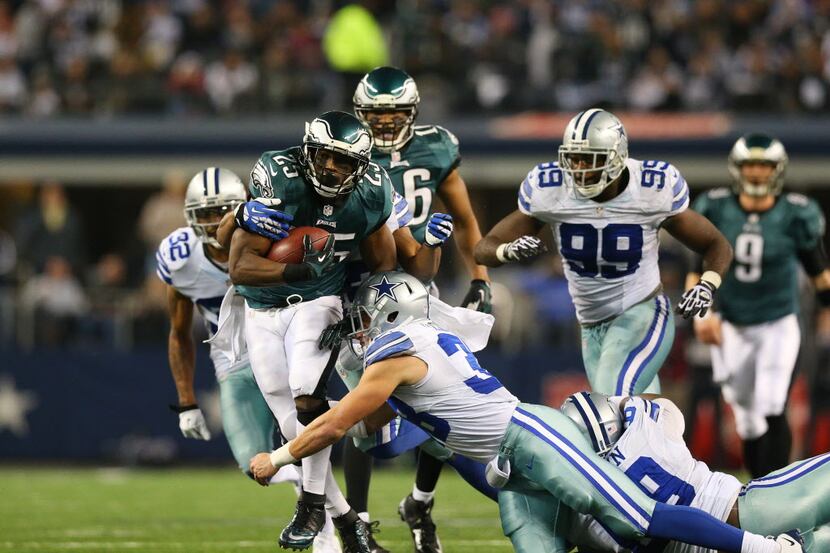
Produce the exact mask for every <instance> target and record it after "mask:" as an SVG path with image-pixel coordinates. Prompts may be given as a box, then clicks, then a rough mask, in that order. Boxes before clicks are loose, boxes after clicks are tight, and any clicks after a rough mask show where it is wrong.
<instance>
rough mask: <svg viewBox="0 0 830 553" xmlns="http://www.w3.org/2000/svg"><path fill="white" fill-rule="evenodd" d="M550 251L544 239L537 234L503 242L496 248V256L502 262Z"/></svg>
mask: <svg viewBox="0 0 830 553" xmlns="http://www.w3.org/2000/svg"><path fill="white" fill-rule="evenodd" d="M546 251H548V249H547V248H546V247H545V244H544V243H542V240H541V239H540V238H538V237H536V236H529V235H525V236H520V237H519V238H516V239H515V240H513V241H512V242H507V243H506V244H502V245H501V246H499V247H498V249H497V250H496V257H498V259H499V261H501V262H502V263H510V262H513V261H523V260H525V259H530V258H532V257H536V256H537V255H539V254H540V253H544V252H546Z"/></svg>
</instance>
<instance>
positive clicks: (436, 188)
mask: <svg viewBox="0 0 830 553" xmlns="http://www.w3.org/2000/svg"><path fill="white" fill-rule="evenodd" d="M352 102H353V105H354V111H355V114H356V115H357V117H358V118H359V119H360V120H361V121H363V122H364V123H365V124H366V126H367V127H368V128H369V129H370V131H371V133H372V136H373V138H374V141H375V144H374V147H373V149H372V160H373V161H375V162H376V163H378V164H379V165H380V166H382V167H383V168H385V169H386V170H387V171H388V173H389V177H390V178H391V179H392V184H393V186H394V187H395V190H396V191H397V192H398V193H400V194H402V195H404V196H405V197H406V199H407V201H408V202H409V207H410V210H411V212H412V220H411V221H410V222H409V228H410V230H411V231H412V234H413V235H414V237H415V239H416V240H418V241H421V242H424V241H425V240H427V238H428V236H429V234H428V223H429V222H430V218H431V214H432V213H433V209H434V205H433V199H434V197H435V196H436V195H437V196H438V198H439V199H440V200H441V201H442V202H443V203H444V205H445V206H446V209H447V211H448V212H449V215H451V216H452V219H453V224H454V228H455V243H456V245H457V246H458V251H459V253H460V254H461V258H462V259H463V261H464V264H465V265H466V267H467V270H468V271H469V274H470V277H471V279H472V281H471V283H470V288H469V290H468V292H467V294H466V296H465V297H464V299H463V300H462V302H461V305H462V306H463V307H468V308H470V309H477V310H479V311H483V312H485V313H489V312H490V311H491V309H492V306H491V294H490V282H489V281H490V279H489V276H488V275H487V268H486V267H484V266H483V265H479V264H477V263H476V261H475V259H474V258H473V249H474V248H475V245H476V244H477V243H478V241H479V240H481V231H480V230H479V227H478V221H477V220H476V216H475V213H473V209H472V206H471V204H470V197H469V195H468V193H467V186H466V185H465V183H464V179H463V178H462V177H461V173H460V172H459V169H458V167H459V165H460V163H461V156H460V154H459V149H458V139H457V138H456V137H455V136H454V135H453V134H452V133H451V132H449V131H448V130H446V129H444V128H443V127H440V126H438V125H415V119H416V118H417V116H418V104H419V103H420V96H419V94H418V87H417V85H416V84H415V80H414V79H413V78H412V77H410V76H409V75H408V74H407V73H406V72H405V71H403V70H401V69H398V68H396V67H378V68H376V69H373V70H372V71H370V72H369V73H367V74H366V75H365V76H364V77H363V79H361V81H360V83H359V84H358V85H357V88H356V89H355V93H354V97H353V98H352ZM433 276H434V275H433ZM432 288H433V291H436V290H435V288H434V286H433V287H432ZM371 466H372V464H371V459H369V458H367V457H366V456H363V455H361V454H360V453H359V452H358V451H357V450H355V449H354V448H353V447H352V445H351V444H348V443H347V445H346V450H345V454H344V470H345V473H346V487H347V490H348V494H349V499H350V501H353V500H355V499H356V500H357V501H358V502H360V501H363V498H365V497H366V496H367V494H368V485H369V477H370V472H371ZM442 466H443V463H442V462H441V461H439V460H437V459H435V458H434V457H432V456H430V455H423V454H419V457H418V469H417V472H416V477H415V485H414V486H413V489H412V493H411V494H409V495H408V496H407V497H406V498H404V499H403V500H402V501H401V504H400V506H399V509H398V510H399V512H400V515H401V517H402V518H403V519H404V520H405V521H406V523H407V524H408V525H409V527H410V531H411V532H412V537H413V540H414V541H415V549H416V551H417V552H418V553H439V552H440V551H441V544H440V542H439V541H438V537H437V535H436V534H435V526H434V524H433V522H432V518H431V515H430V512H431V510H432V507H433V504H434V501H433V498H434V495H435V486H436V485H437V483H438V477H439V475H440V473H441V467H442Z"/></svg>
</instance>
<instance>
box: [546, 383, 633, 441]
mask: <svg viewBox="0 0 830 553" xmlns="http://www.w3.org/2000/svg"><path fill="white" fill-rule="evenodd" d="M559 410H560V411H562V413H563V414H564V415H567V417H568V418H569V419H571V420H572V421H574V422H575V423H576V425H577V426H578V427H579V429H580V430H582V432H584V433H585V434H586V435H587V436H588V438H589V439H590V440H591V445H592V446H593V447H594V451H596V452H597V453H598V454H599V455H605V454H606V453H608V452H609V451H611V449H612V448H613V447H614V444H616V443H617V440H619V439H620V436H622V433H623V421H622V416H620V410H619V409H617V408H616V407H615V406H614V404H613V403H611V401H610V400H609V399H608V396H607V395H605V394H600V393H599V392H578V393H576V394H572V395H570V396H568V399H566V400H565V403H563V404H562V407H560V408H559Z"/></svg>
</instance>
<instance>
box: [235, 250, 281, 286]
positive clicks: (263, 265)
mask: <svg viewBox="0 0 830 553" xmlns="http://www.w3.org/2000/svg"><path fill="white" fill-rule="evenodd" d="M286 265H287V264H286V263H277V262H276V261H271V260H270V259H267V258H265V257H260V256H258V255H256V254H253V253H251V252H243V253H241V254H240V255H239V257H238V258H237V259H236V260H235V263H233V264H232V265H231V266H230V276H231V280H232V281H233V283H234V284H243V285H248V286H267V285H273V284H285V282H286V281H285V278H284V273H285V267H286Z"/></svg>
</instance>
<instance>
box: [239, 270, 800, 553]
mask: <svg viewBox="0 0 830 553" xmlns="http://www.w3.org/2000/svg"><path fill="white" fill-rule="evenodd" d="M349 320H350V321H352V324H353V328H354V332H353V333H352V335H351V336H350V338H351V339H352V340H357V341H359V343H360V345H361V346H362V347H363V349H364V352H365V353H364V358H365V365H366V369H365V372H364V375H363V377H362V379H361V381H360V383H359V384H358V386H357V387H356V388H355V389H354V390H352V391H351V392H349V394H347V395H346V397H344V398H343V399H342V400H341V401H340V403H339V404H338V405H337V406H336V407H334V408H333V409H331V410H330V411H329V412H328V413H326V414H325V415H323V416H321V417H320V418H318V419H317V420H316V421H314V422H313V423H312V424H311V425H309V426H308V427H307V428H306V429H305V431H304V432H302V433H300V434H299V435H298V436H297V438H295V439H293V440H291V441H289V442H288V443H287V444H285V445H284V446H282V447H280V448H279V449H277V450H275V451H273V452H271V453H267V452H263V453H260V454H258V455H256V456H255V457H254V458H253V459H252V460H251V472H252V473H253V474H254V475H255V477H256V478H257V479H258V480H260V481H262V482H267V480H268V478H270V477H271V475H273V474H274V473H275V472H276V470H277V469H278V468H279V467H281V466H284V465H286V464H290V463H293V462H295V461H296V460H297V459H301V458H303V457H305V456H307V455H312V454H314V452H316V451H319V450H321V449H323V448H326V447H328V446H329V445H330V444H332V443H334V442H335V441H337V440H339V439H340V438H342V437H343V436H344V435H346V433H347V431H351V432H357V433H365V432H367V431H371V430H374V429H377V428H379V427H380V426H382V425H383V424H386V423H387V422H389V421H390V420H391V419H392V418H394V416H395V412H394V411H392V408H391V407H390V405H392V406H394V408H395V410H396V411H397V412H398V413H399V414H400V415H401V416H403V417H404V418H406V419H408V420H410V421H411V422H413V423H415V424H417V425H419V426H420V427H421V428H422V429H423V430H425V431H427V432H428V433H429V434H431V435H432V436H433V437H435V438H436V439H438V440H439V441H441V442H442V443H444V444H445V445H446V446H447V447H448V448H449V449H451V450H453V451H455V452H458V453H461V454H463V455H465V456H467V457H469V458H471V459H474V460H477V461H480V462H487V461H490V460H491V462H490V467H491V468H492V470H493V473H494V474H495V475H496V476H500V477H501V479H502V481H503V482H502V483H505V482H506V486H505V487H504V489H503V490H502V491H501V493H500V494H499V507H500V511H501V517H502V525H503V527H504V529H505V533H506V534H507V535H508V536H509V537H510V538H511V540H512V541H513V545H514V547H515V548H516V549H517V550H518V551H527V552H530V551H532V552H534V553H536V552H538V551H545V550H547V551H553V549H550V547H551V546H552V545H553V544H554V543H555V536H554V535H553V533H552V528H550V527H549V525H548V523H547V521H549V520H551V519H550V518H549V515H550V514H551V513H550V510H549V504H554V503H556V502H555V501H554V499H559V500H561V501H563V502H564V503H565V504H567V505H568V506H569V507H571V508H572V509H574V510H575V511H577V512H581V513H585V514H592V515H594V516H595V517H597V518H598V519H599V520H600V521H601V522H602V523H603V524H606V525H607V526H608V527H609V528H611V529H612V531H614V532H616V533H618V534H620V535H622V536H624V537H626V538H629V539H634V540H640V539H643V538H646V537H651V538H670V539H681V540H685V541H690V542H692V543H696V544H699V545H704V546H707V547H712V548H718V549H721V550H723V551H728V552H732V553H738V552H742V553H750V552H753V553H783V552H789V551H792V552H798V551H801V548H800V546H799V545H798V544H791V543H790V538H789V536H787V537H786V539H784V538H783V537H779V538H778V539H776V540H772V539H765V538H764V537H762V536H758V535H755V534H750V533H748V532H743V531H741V530H738V529H736V528H732V527H730V526H728V525H726V524H724V523H723V522H720V521H718V520H716V519H715V518H714V517H711V516H710V515H707V514H706V513H704V512H702V511H700V510H697V509H691V508H688V507H682V506H676V505H664V504H660V503H656V502H655V501H654V500H652V499H651V498H649V497H648V496H646V495H645V494H644V493H643V492H642V491H640V490H639V488H637V486H635V485H634V484H633V483H632V482H631V481H629V480H628V479H627V478H626V477H625V475H624V474H623V473H622V472H621V471H620V470H619V469H617V468H616V467H613V466H611V465H609V464H608V463H605V462H604V461H603V460H602V459H601V458H600V457H599V456H597V455H596V453H594V451H593V449H592V448H591V445H590V444H589V443H588V441H587V439H586V438H585V437H584V435H583V434H582V432H581V431H580V429H579V428H578V427H577V426H576V425H575V424H574V423H573V422H572V421H571V420H570V419H568V417H567V416H565V415H564V414H562V413H560V412H559V411H557V410H555V409H551V408H548V407H544V406H540V405H530V404H524V403H519V400H518V399H517V398H516V397H515V396H513V395H512V394H511V393H510V392H509V391H507V390H506V389H505V388H504V387H503V386H502V384H501V383H500V382H499V381H498V379H496V378H495V377H494V376H492V375H491V374H490V373H489V372H487V371H486V370H485V369H484V368H482V367H481V365H479V363H478V360H477V359H476V357H475V355H474V354H473V352H472V351H471V350H470V348H469V347H468V346H467V345H466V343H465V341H464V340H462V338H461V337H459V336H458V335H457V334H454V333H452V332H449V331H447V330H444V329H442V328H440V327H438V326H436V325H435V324H434V323H433V322H432V321H431V320H430V319H429V294H428V293H427V291H426V289H425V288H424V286H423V284H421V283H420V282H419V281H418V280H417V279H415V278H413V277H412V276H410V275H406V274H405V273H394V272H391V273H383V274H379V275H375V276H373V277H371V278H370V279H368V280H367V281H366V283H364V285H363V286H362V287H361V289H360V290H359V291H358V294H357V297H356V298H355V301H354V303H353V304H352V307H351V309H350V311H349ZM460 330H462V331H463V332H464V333H465V334H466V335H467V336H468V337H473V338H475V339H476V340H477V341H478V347H479V348H480V347H483V346H484V344H485V343H486V335H485V336H484V339H482V336H481V334H480V333H481V330H480V329H478V328H476V327H470V326H469V325H467V326H460ZM477 334H478V335H477ZM511 470H512V473H511ZM529 521H545V522H540V523H539V524H538V525H536V526H534V525H531V524H526V523H527V522H529ZM531 526H533V527H532V528H531V530H532V531H531V532H530V533H527V532H525V530H523V527H524V528H528V527H531Z"/></svg>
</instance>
